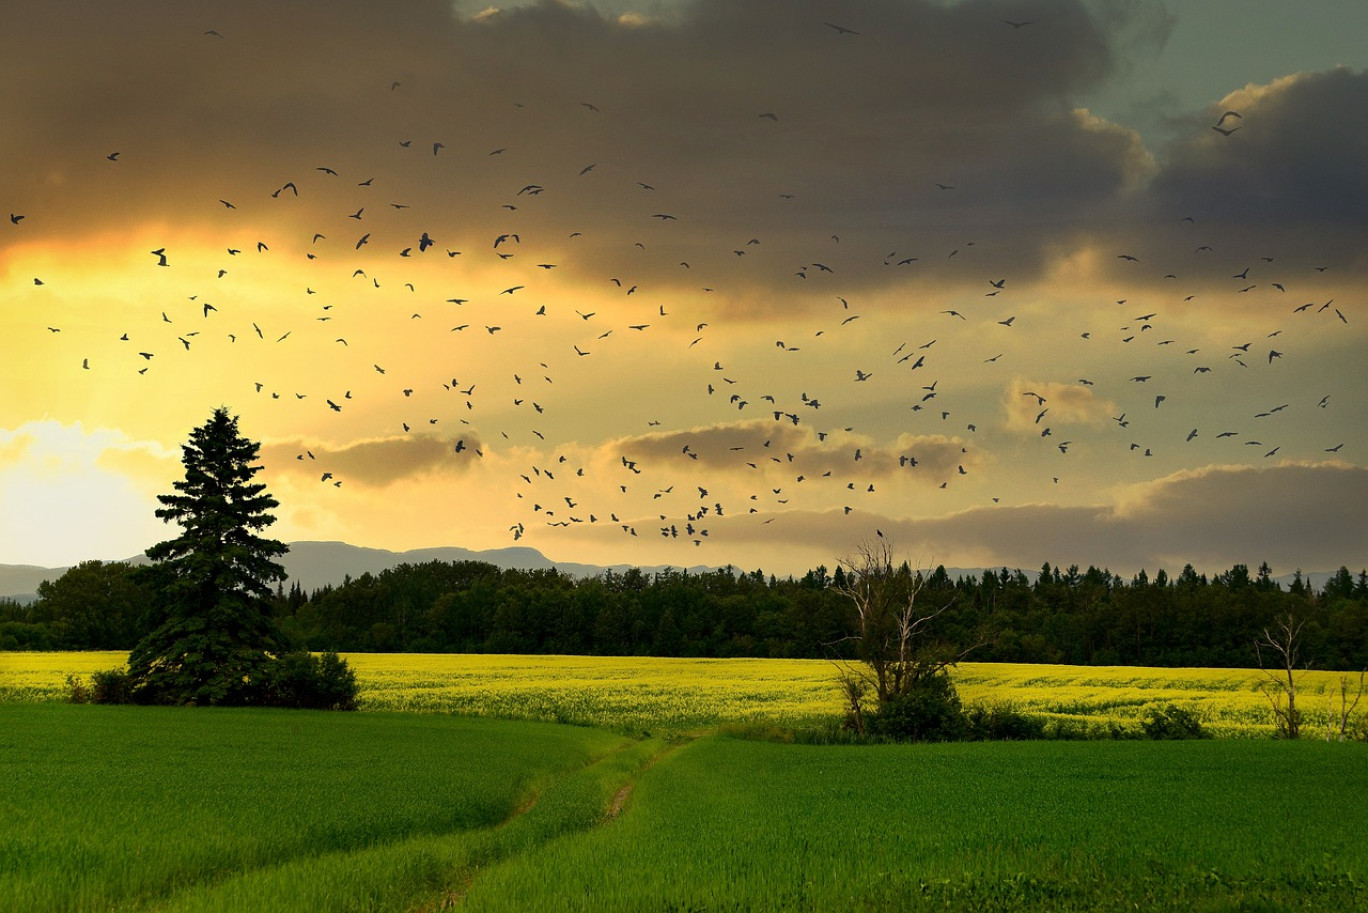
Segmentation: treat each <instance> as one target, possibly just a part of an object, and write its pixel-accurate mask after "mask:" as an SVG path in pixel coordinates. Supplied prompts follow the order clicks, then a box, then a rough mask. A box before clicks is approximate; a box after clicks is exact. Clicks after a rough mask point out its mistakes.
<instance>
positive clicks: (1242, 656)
mask: <svg viewBox="0 0 1368 913" xmlns="http://www.w3.org/2000/svg"><path fill="white" fill-rule="evenodd" d="M842 579H843V572H842V571H841V569H840V568H837V570H836V571H835V572H834V573H829V572H828V571H827V569H826V568H825V567H818V568H816V569H814V570H811V571H809V572H808V573H806V574H805V575H803V576H802V577H799V578H783V579H778V578H775V577H773V576H769V577H767V576H765V575H764V574H763V573H762V572H760V571H753V572H750V573H739V572H735V571H733V570H732V569H723V570H718V571H712V572H706V573H698V572H693V573H686V572H684V571H666V572H661V573H655V574H648V573H643V572H641V571H639V570H628V571H626V572H612V571H609V572H605V573H603V574H601V575H599V576H596V577H589V578H575V577H571V576H569V575H566V574H563V573H560V572H558V571H554V570H503V569H500V568H498V567H495V566H494V565H491V564H486V563H483V562H475V561H460V562H436V561H434V562H428V563H423V564H405V565H400V566H398V567H395V568H392V569H389V570H386V571H382V572H380V573H378V574H362V575H361V576H359V577H356V578H354V579H353V578H347V579H346V580H345V581H344V582H343V583H342V584H341V585H338V586H324V587H322V588H320V589H318V590H315V591H313V592H310V593H306V592H304V591H303V590H302V589H301V588H300V587H299V586H298V585H295V586H292V587H291V588H289V589H280V590H278V591H277V593H276V596H275V599H274V610H275V616H276V619H277V620H278V622H279V623H280V626H281V628H282V630H283V631H284V633H285V634H286V635H288V636H289V637H290V638H291V639H292V640H293V641H294V642H295V643H296V644H297V645H298V646H301V647H306V648H308V649H310V650H315V651H324V650H335V651H341V652H462V653H567V654H602V655H659V656H703V657H790V658H832V657H836V656H843V655H846V651H847V650H849V649H850V646H851V645H850V642H849V641H848V640H846V638H848V636H849V635H850V633H851V632H852V630H853V629H854V615H853V613H854V608H853V605H852V603H851V601H850V599H849V598H848V597H847V596H845V595H843V594H842V593H841V592H840V584H841V582H842ZM918 599H919V600H921V601H922V602H923V603H924V604H925V605H926V606H927V607H928V609H931V608H938V607H940V606H942V605H949V606H950V608H949V610H947V611H946V612H945V613H943V614H942V615H941V616H940V617H938V618H937V620H936V625H937V632H938V634H939V636H941V637H942V638H945V639H947V640H949V641H950V642H952V643H957V644H965V645H972V644H980V646H978V647H977V648H976V649H975V650H974V651H973V652H972V653H971V654H970V656H969V658H970V659H973V660H978V661H986V662H1019V663H1069V664H1076V665H1144V666H1221V667H1251V666H1256V665H1258V661H1259V658H1258V657H1257V656H1256V655H1255V652H1254V641H1255V639H1256V637H1257V636H1258V634H1259V633H1260V632H1261V631H1262V630H1263V628H1265V627H1266V626H1268V625H1269V624H1270V622H1271V621H1272V620H1273V619H1274V618H1275V617H1276V616H1278V615H1281V614H1284V613H1288V612H1290V613H1292V614H1294V615H1295V616H1297V617H1299V618H1304V619H1305V620H1306V626H1305V629H1304V632H1303V640H1302V649H1303V660H1304V662H1305V663H1306V664H1308V665H1309V666H1311V667H1313V668H1319V669H1362V668H1364V667H1365V666H1368V574H1365V573H1363V572H1360V573H1359V574H1358V575H1357V576H1355V575H1353V574H1351V573H1350V572H1349V571H1348V570H1347V569H1346V568H1340V570H1339V572H1338V573H1336V574H1335V575H1334V576H1333V577H1332V578H1331V579H1330V580H1329V581H1327V582H1326V584H1325V585H1324V587H1322V588H1320V589H1319V590H1317V589H1315V588H1313V587H1310V586H1307V585H1305V584H1304V583H1303V582H1302V580H1301V578H1300V576H1298V577H1297V578H1295V579H1294V580H1293V581H1292V583H1291V584H1290V585H1289V586H1287V587H1286V588H1284V587H1283V586H1281V585H1280V584H1279V583H1278V582H1277V581H1275V580H1273V579H1272V577H1271V574H1270V571H1269V569H1268V566H1267V565H1264V566H1262V567H1261V568H1260V569H1259V570H1258V571H1257V572H1255V573H1252V574H1251V573H1250V571H1249V569H1248V567H1247V566H1246V565H1235V566H1234V567H1233V568H1231V569H1230V570H1229V571H1227V572H1225V573H1222V574H1218V575H1215V576H1214V577H1212V578H1210V579H1208V577H1207V576H1206V575H1203V574H1197V573H1196V572H1195V571H1193V569H1192V568H1191V566H1189V567H1186V568H1184V570H1183V572H1182V573H1181V574H1179V575H1178V576H1177V577H1174V578H1170V577H1169V576H1168V575H1167V574H1166V573H1164V572H1163V571H1159V572H1158V573H1157V574H1156V575H1155V576H1154V577H1153V578H1150V577H1149V576H1148V575H1147V574H1146V573H1145V572H1144V571H1141V572H1140V573H1139V574H1137V575H1136V576H1135V577H1133V578H1132V579H1130V580H1123V579H1122V578H1121V577H1119V576H1117V575H1114V574H1111V573H1109V572H1108V571H1106V570H1098V569H1097V568H1093V567H1089V568H1088V569H1087V570H1086V571H1080V570H1079V569H1078V568H1077V567H1070V568H1069V569H1068V570H1061V569H1059V568H1054V567H1051V566H1050V565H1048V564H1046V565H1045V566H1044V567H1043V568H1041V571H1040V573H1039V574H1038V575H1035V576H1034V579H1032V577H1031V576H1028V575H1027V574H1025V573H1023V572H1021V571H1019V570H1007V569H1002V570H1000V571H992V570H990V571H985V572H984V573H983V574H982V575H981V576H971V577H959V578H956V579H952V578H951V577H950V576H949V575H948V574H947V573H946V571H945V569H944V568H937V569H936V570H934V571H929V572H925V578H924V585H923V587H922V589H921V591H920V593H919V595H918ZM148 604H149V603H148V600H147V595H146V592H145V590H144V584H143V583H142V582H141V579H140V575H139V572H138V569H136V568H133V567H130V566H129V565H126V564H123V563H119V562H107V563H106V562H99V561H89V562H85V563H83V564H80V565H77V566H76V567H74V568H71V569H70V570H68V571H67V572H66V573H64V574H63V575H62V576H61V577H59V578H57V579H56V580H52V581H46V582H44V583H43V584H42V585H41V586H40V587H39V590H38V598H37V599H36V600H35V601H33V602H31V603H29V604H27V605H23V604H20V603H18V602H15V601H12V600H0V649H4V650H56V649H62V650H81V649H127V648H130V647H132V646H133V645H134V644H135V643H137V641H138V639H139V638H140V637H141V636H142V634H143V633H144V628H145V626H146V623H147V619H146V617H145V607H146V606H147V605H148Z"/></svg>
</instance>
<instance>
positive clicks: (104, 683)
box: [66, 669, 133, 704]
mask: <svg viewBox="0 0 1368 913" xmlns="http://www.w3.org/2000/svg"><path fill="white" fill-rule="evenodd" d="M66 699H67V701H68V703H72V704H128V703H131V702H132V701H133V689H132V682H131V680H130V679H129V677H128V670H127V669H101V670H100V671H98V672H94V673H92V674H91V676H90V680H89V681H86V680H85V679H83V678H80V677H79V676H75V675H68V676H67V677H66Z"/></svg>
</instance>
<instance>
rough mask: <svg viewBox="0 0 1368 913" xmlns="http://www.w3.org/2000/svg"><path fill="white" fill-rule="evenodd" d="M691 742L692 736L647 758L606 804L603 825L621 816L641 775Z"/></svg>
mask: <svg viewBox="0 0 1368 913" xmlns="http://www.w3.org/2000/svg"><path fill="white" fill-rule="evenodd" d="M691 741H693V737H692V736H691V737H689V738H688V739H685V740H683V741H678V742H673V743H670V744H667V745H665V746H664V747H663V748H661V749H660V750H659V751H657V752H656V753H655V754H653V755H651V756H650V757H649V758H647V759H646V761H645V763H643V764H642V765H641V767H639V768H637V771H636V773H634V774H633V775H632V776H631V778H630V779H628V780H627V782H625V783H623V784H622V786H621V787H620V788H619V789H618V791H617V792H616V793H614V794H613V801H612V802H610V803H608V811H607V814H606V815H605V817H604V821H603V823H604V824H608V823H610V822H612V821H615V820H617V817H618V815H621V814H622V812H623V810H624V808H625V807H626V805H627V802H628V800H629V799H631V798H632V790H633V789H634V788H635V787H636V785H637V781H638V780H640V779H641V775H642V774H644V773H646V771H648V770H650V769H651V768H652V767H655V766H656V764H657V763H658V762H660V761H661V760H663V759H664V758H665V757H666V756H668V755H671V754H674V753H675V752H676V751H678V750H679V749H681V748H683V747H684V746H685V745H687V744H688V743H689V742H691Z"/></svg>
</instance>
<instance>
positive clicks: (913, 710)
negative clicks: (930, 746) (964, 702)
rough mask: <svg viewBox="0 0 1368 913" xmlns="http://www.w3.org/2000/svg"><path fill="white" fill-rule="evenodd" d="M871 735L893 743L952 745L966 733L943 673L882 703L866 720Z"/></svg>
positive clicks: (951, 686) (956, 699) (955, 696)
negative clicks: (946, 743) (947, 743)
mask: <svg viewBox="0 0 1368 913" xmlns="http://www.w3.org/2000/svg"><path fill="white" fill-rule="evenodd" d="M869 731H870V733H871V734H872V735H875V736H880V737H882V738H886V739H891V740H893V741H897V742H955V741H958V740H960V739H963V738H964V737H965V736H966V735H967V734H968V723H967V721H966V720H965V718H964V714H963V713H962V712H961V709H960V698H959V692H957V691H956V690H955V685H954V683H953V682H951V681H950V677H949V676H948V675H946V674H945V673H943V672H940V673H936V674H935V675H931V676H928V677H927V678H924V679H922V680H921V681H920V682H918V683H917V684H916V685H914V686H913V687H912V688H911V690H909V691H907V692H905V693H903V694H900V695H898V696H897V697H894V698H891V699H889V700H886V701H884V702H883V703H882V704H880V705H879V709H878V712H876V713H874V714H871V715H870V717H869Z"/></svg>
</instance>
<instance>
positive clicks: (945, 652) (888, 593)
mask: <svg viewBox="0 0 1368 913" xmlns="http://www.w3.org/2000/svg"><path fill="white" fill-rule="evenodd" d="M893 556H894V552H893V545H892V543H891V542H890V541H889V539H888V538H886V537H884V536H880V537H879V538H878V539H876V540H874V541H873V542H869V541H866V542H862V543H861V544H860V545H859V546H857V548H856V552H855V554H854V555H853V556H850V557H846V558H842V559H841V560H840V567H841V574H842V577H843V582H842V583H840V584H836V585H835V586H836V589H837V590H838V591H839V592H841V593H843V594H844V595H846V596H847V597H849V598H850V600H851V602H852V603H853V604H854V606H855V615H856V625H855V631H854V633H852V634H851V635H850V637H848V638H845V639H846V640H853V641H854V642H855V644H856V651H855V653H856V658H857V660H858V662H859V665H858V666H852V665H850V664H844V665H842V664H840V663H838V668H839V669H840V672H839V674H838V680H839V681H840V683H841V686H842V689H843V692H844V693H845V695H846V696H847V698H848V703H849V705H850V706H849V708H848V709H849V710H850V712H851V715H852V716H853V717H854V718H855V719H856V720H862V718H863V717H862V708H861V705H860V701H862V700H863V699H864V697H865V695H866V694H867V693H868V692H869V691H873V693H874V696H875V698H876V699H877V700H878V701H879V703H881V704H882V703H885V702H887V701H889V700H892V699H894V698H897V697H900V696H902V695H905V694H907V693H908V692H909V691H912V690H913V689H915V688H916V687H917V686H918V685H920V684H922V683H923V682H925V681H926V680H927V679H929V678H931V677H932V676H935V675H937V674H939V673H941V672H943V671H944V670H946V669H947V668H949V667H951V666H953V665H955V664H956V663H957V662H959V661H960V660H961V659H963V658H964V656H965V655H967V654H968V653H969V652H970V651H971V650H972V649H974V647H970V648H969V649H960V648H957V647H955V646H953V645H951V644H948V643H946V642H944V641H942V640H939V639H937V638H935V637H933V636H932V634H931V626H932V622H934V621H935V620H936V619H937V618H938V617H940V616H941V615H942V614H943V613H944V612H945V611H947V610H948V609H949V608H950V607H951V605H952V604H953V602H947V603H944V604H942V605H930V606H928V605H926V604H925V602H924V600H922V598H921V597H922V593H923V590H924V588H925V586H926V578H925V577H924V576H923V575H922V574H921V573H920V572H914V571H912V570H911V568H910V567H909V565H908V564H907V563H906V562H898V563H895V562H894V557H893ZM976 646H979V645H977V644H976V645H975V647H976Z"/></svg>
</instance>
